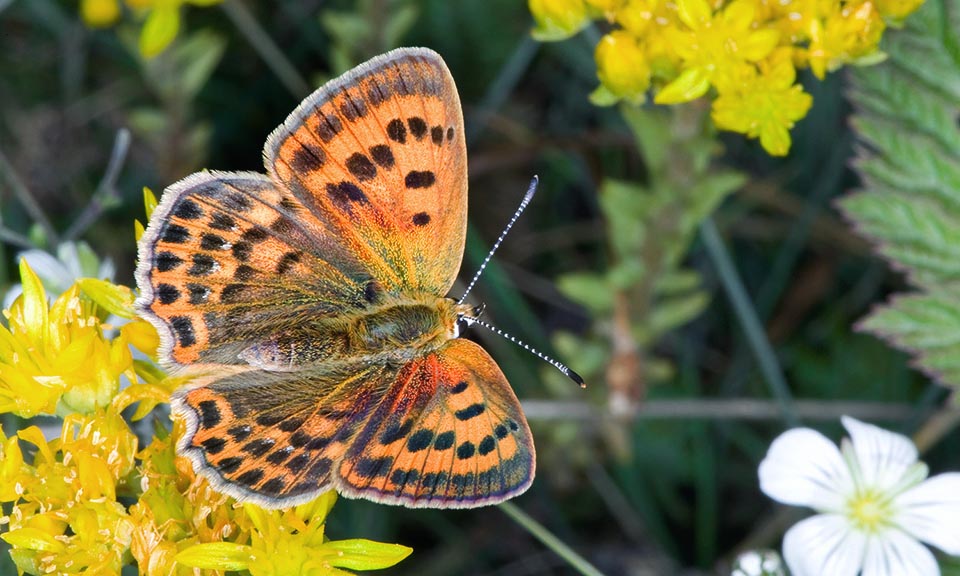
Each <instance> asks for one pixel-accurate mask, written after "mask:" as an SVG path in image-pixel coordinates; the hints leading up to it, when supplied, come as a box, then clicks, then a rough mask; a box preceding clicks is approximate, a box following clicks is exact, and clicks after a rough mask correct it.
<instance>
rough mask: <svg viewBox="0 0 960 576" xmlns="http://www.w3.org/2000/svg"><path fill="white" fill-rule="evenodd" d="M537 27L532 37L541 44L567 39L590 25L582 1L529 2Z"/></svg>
mask: <svg viewBox="0 0 960 576" xmlns="http://www.w3.org/2000/svg"><path fill="white" fill-rule="evenodd" d="M529 6H530V13H531V14H533V19H534V20H535V21H536V23H537V26H536V28H534V29H533V32H532V34H533V37H534V38H536V39H537V40H540V41H542V42H550V41H554V40H563V39H565V38H569V37H571V36H573V35H574V34H576V33H577V32H579V31H580V30H581V29H583V27H584V26H586V25H587V24H589V23H590V15H589V12H588V7H587V5H586V4H585V3H584V0H529Z"/></svg>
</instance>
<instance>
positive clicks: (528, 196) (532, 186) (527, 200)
mask: <svg viewBox="0 0 960 576" xmlns="http://www.w3.org/2000/svg"><path fill="white" fill-rule="evenodd" d="M539 181H540V179H539V178H538V177H536V176H534V177H533V179H532V180H530V186H529V187H528V188H527V193H526V194H525V195H524V196H523V201H521V202H520V207H519V208H517V211H516V212H514V213H513V217H512V218H510V221H509V222H507V226H506V227H505V228H504V229H503V232H501V233H500V237H499V238H497V241H496V242H494V243H493V248H491V249H490V253H489V254H487V257H486V258H484V259H483V263H482V264H480V269H479V270H477V273H476V274H474V275H473V280H471V281H470V284H468V285H467V291H466V292H464V293H463V296H461V297H460V299H459V300H457V304H463V301H464V300H466V298H467V294H469V293H470V291H471V290H473V285H474V284H476V283H477V280H479V279H480V275H481V274H483V269H484V268H486V267H487V263H488V262H490V259H491V258H493V254H494V252H496V251H497V248H499V247H500V243H501V242H503V239H504V238H506V237H507V232H509V231H510V228H512V227H513V223H514V222H516V221H517V218H520V215H521V214H523V211H524V210H526V208H527V204H529V203H530V200H533V195H534V194H536V193H537V183H538V182H539Z"/></svg>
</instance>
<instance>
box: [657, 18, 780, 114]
mask: <svg viewBox="0 0 960 576" xmlns="http://www.w3.org/2000/svg"><path fill="white" fill-rule="evenodd" d="M677 10H678V14H679V16H680V19H681V20H682V21H683V23H684V24H685V25H686V27H687V28H689V30H690V31H689V32H686V31H680V30H675V31H674V34H673V37H674V42H675V49H676V51H677V53H678V54H679V55H680V57H681V58H682V59H683V68H684V70H683V72H682V73H681V74H680V75H679V76H678V77H677V78H676V79H675V80H674V81H673V82H671V83H670V84H668V85H667V86H665V87H664V88H663V89H662V90H661V91H660V93H659V94H657V97H656V100H655V101H656V102H657V103H658V104H677V103H680V102H689V101H690V100H694V99H696V98H699V97H700V96H703V95H704V94H706V92H707V90H708V89H709V88H710V85H711V84H713V85H715V86H717V87H718V88H719V87H721V86H723V85H724V84H725V83H727V82H729V81H730V79H731V77H732V76H733V75H735V74H736V71H737V69H738V68H739V67H740V66H741V65H742V64H744V63H745V62H757V61H759V60H762V59H763V58H765V57H766V56H767V55H768V54H770V52H771V51H772V50H773V49H774V47H776V45H777V42H778V41H779V39H780V32H779V31H777V30H774V29H755V28H754V13H755V9H754V4H753V2H751V1H750V0H734V2H732V3H730V4H728V5H727V6H726V7H725V8H724V9H723V10H722V11H721V12H718V13H716V14H714V13H712V11H711V9H710V5H709V4H707V1H706V0H677Z"/></svg>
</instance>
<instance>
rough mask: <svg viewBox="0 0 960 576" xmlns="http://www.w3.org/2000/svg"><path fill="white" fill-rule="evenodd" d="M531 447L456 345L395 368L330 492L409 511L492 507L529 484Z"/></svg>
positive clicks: (493, 378) (512, 412) (509, 403)
mask: <svg viewBox="0 0 960 576" xmlns="http://www.w3.org/2000/svg"><path fill="white" fill-rule="evenodd" d="M534 462H535V461H534V447H533V438H532V435H531V434H530V429H529V427H528V426H527V422H526V419H525V418H524V417H523V413H522V411H521V409H520V404H519V402H518V401H517V398H516V396H515V395H514V393H513V390H512V389H511V388H510V385H509V384H508V383H507V380H506V378H505V377H504V376H503V373H502V372H501V371H500V368H499V367H498V366H497V365H496V363H495V362H494V361H493V359H492V358H490V355H489V354H487V352H486V351H485V350H484V349H483V348H481V347H480V346H479V345H477V344H476V343H474V342H471V341H469V340H462V339H456V340H451V341H450V342H448V343H447V344H446V345H445V346H444V347H442V348H440V349H439V350H437V351H435V352H431V353H429V354H426V355H424V356H421V357H419V358H417V359H415V360H413V361H412V362H410V363H408V364H406V365H405V366H403V367H402V368H401V369H400V371H399V372H398V373H397V375H396V379H395V380H394V381H393V383H392V384H391V385H390V388H389V390H387V392H386V393H385V394H384V396H383V398H382V400H381V402H380V404H379V405H378V407H377V409H376V411H375V412H373V413H372V414H371V416H370V418H369V419H368V421H367V423H366V424H365V426H364V427H363V429H362V430H360V431H359V432H358V433H357V435H356V437H354V439H353V441H352V442H351V445H350V448H349V450H348V451H347V452H346V454H345V457H344V458H343V460H342V461H341V462H340V463H339V468H338V470H337V473H336V478H335V481H336V482H338V490H339V491H340V492H341V493H343V494H345V495H347V496H352V497H363V498H368V499H371V500H376V501H379V502H384V503H391V504H403V505H405V506H410V507H445V508H468V507H474V506H481V505H486V504H493V503H496V502H500V501H503V500H506V499H507V498H510V497H512V496H515V495H517V494H519V493H521V492H523V491H524V490H526V489H527V488H528V487H529V486H530V483H531V482H532V481H533V475H534V466H535V464H534Z"/></svg>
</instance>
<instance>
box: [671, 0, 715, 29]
mask: <svg viewBox="0 0 960 576" xmlns="http://www.w3.org/2000/svg"><path fill="white" fill-rule="evenodd" d="M677 13H678V14H679V16H680V19H681V20H683V23H684V24H686V25H687V26H689V27H690V28H693V29H694V30H696V29H698V28H702V27H703V25H704V24H705V23H707V22H709V21H710V20H711V18H712V17H713V11H712V10H710V5H709V4H707V0H677Z"/></svg>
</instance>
